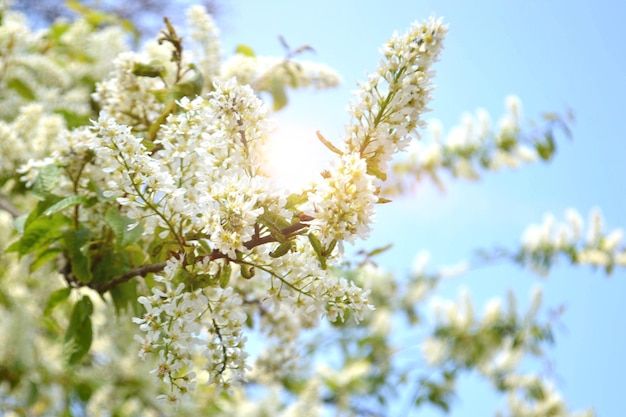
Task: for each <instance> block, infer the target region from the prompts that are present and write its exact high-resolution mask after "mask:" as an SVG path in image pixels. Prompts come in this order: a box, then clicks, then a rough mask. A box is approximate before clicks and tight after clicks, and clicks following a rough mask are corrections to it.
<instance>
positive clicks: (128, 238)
mask: <svg viewBox="0 0 626 417" xmlns="http://www.w3.org/2000/svg"><path fill="white" fill-rule="evenodd" d="M104 220H105V221H106V223H107V224H108V225H109V227H110V228H111V230H112V231H113V234H114V235H115V243H116V245H115V248H116V250H117V251H121V250H123V249H124V248H125V247H127V246H129V245H132V244H133V243H135V242H137V241H138V240H139V239H140V238H141V235H142V234H143V227H142V225H141V223H140V224H137V225H136V226H134V227H132V228H131V229H130V230H129V228H130V227H131V226H133V225H135V224H136V223H137V221H136V220H132V219H130V218H128V217H126V216H124V215H122V214H121V213H120V212H119V210H118V209H117V208H115V207H111V208H110V209H109V210H107V212H106V213H105V215H104Z"/></svg>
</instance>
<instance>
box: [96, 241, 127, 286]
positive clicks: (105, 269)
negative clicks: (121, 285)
mask: <svg viewBox="0 0 626 417" xmlns="http://www.w3.org/2000/svg"><path fill="white" fill-rule="evenodd" d="M129 269H130V260H129V259H128V254H127V253H124V252H115V251H114V248H113V247H112V246H107V247H106V248H105V249H103V250H100V251H99V252H98V254H97V256H93V255H92V256H91V275H92V282H94V283H99V284H100V283H104V282H108V281H110V280H111V278H113V277H116V276H118V275H122V274H123V273H125V272H127V271H128V270H129Z"/></svg>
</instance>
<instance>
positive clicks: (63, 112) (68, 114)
mask: <svg viewBox="0 0 626 417" xmlns="http://www.w3.org/2000/svg"><path fill="white" fill-rule="evenodd" d="M54 113H56V114H58V115H60V116H63V118H64V119H65V122H66V123H67V127H68V129H75V128H77V127H80V126H85V125H88V124H89V115H87V114H79V113H76V112H73V111H70V110H68V109H56V110H54Z"/></svg>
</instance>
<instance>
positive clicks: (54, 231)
mask: <svg viewBox="0 0 626 417" xmlns="http://www.w3.org/2000/svg"><path fill="white" fill-rule="evenodd" d="M68 223H69V219H68V218H67V217H65V216H60V215H58V216H52V217H39V218H37V219H35V220H34V221H32V222H31V223H29V224H28V225H27V226H26V229H25V230H24V234H23V235H22V237H21V238H20V240H18V241H17V242H15V243H13V244H12V245H11V246H9V247H8V248H7V249H6V251H7V252H17V253H18V254H19V255H20V256H23V255H26V254H27V253H31V252H34V251H36V250H39V249H41V248H42V247H43V246H44V245H47V244H50V243H51V242H54V241H56V240H58V239H59V238H61V236H62V234H63V233H62V232H61V231H60V229H61V228H62V227H63V226H65V225H67V224H68Z"/></svg>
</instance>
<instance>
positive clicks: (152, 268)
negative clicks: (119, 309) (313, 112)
mask: <svg viewBox="0 0 626 417" xmlns="http://www.w3.org/2000/svg"><path fill="white" fill-rule="evenodd" d="M305 219H306V220H309V219H308V217H306V218H305ZM305 227H308V225H307V224H304V223H302V222H297V223H295V224H292V225H291V226H288V227H285V228H284V229H282V230H281V233H282V234H283V235H285V236H292V235H293V234H295V233H297V232H299V231H300V230H302V229H304V228H305ZM270 242H277V240H276V238H275V237H274V236H272V235H268V236H263V237H254V238H252V239H250V240H249V241H247V242H245V243H244V244H243V245H244V246H245V247H246V248H247V249H252V248H255V247H257V246H260V245H263V244H265V243H270ZM207 256H208V257H210V258H211V260H214V259H222V258H224V259H228V260H229V261H234V259H230V258H229V257H228V255H226V254H224V253H222V252H220V251H218V250H217V249H215V250H213V252H211V253H210V254H209V255H207ZM68 265H69V264H68ZM165 265H166V263H165V262H159V263H156V264H150V265H143V266H140V267H138V268H135V269H131V270H130V271H128V272H126V273H124V274H122V275H120V276H117V277H115V278H113V279H112V280H111V281H108V282H106V283H104V284H96V283H93V282H91V283H89V284H84V285H86V286H88V287H89V288H92V289H94V290H96V291H98V292H99V293H100V294H104V293H105V292H107V291H109V290H110V289H111V288H113V287H116V286H118V285H119V284H123V283H125V282H127V281H130V280H131V279H133V278H134V277H145V276H146V275H148V274H150V273H156V272H161V271H163V269H165ZM62 273H63V275H64V276H65V277H66V279H67V280H68V283H70V284H71V283H74V284H76V283H77V282H78V281H77V280H74V279H68V278H69V277H71V271H63V272H62ZM78 285H80V284H78Z"/></svg>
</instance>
